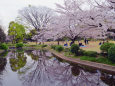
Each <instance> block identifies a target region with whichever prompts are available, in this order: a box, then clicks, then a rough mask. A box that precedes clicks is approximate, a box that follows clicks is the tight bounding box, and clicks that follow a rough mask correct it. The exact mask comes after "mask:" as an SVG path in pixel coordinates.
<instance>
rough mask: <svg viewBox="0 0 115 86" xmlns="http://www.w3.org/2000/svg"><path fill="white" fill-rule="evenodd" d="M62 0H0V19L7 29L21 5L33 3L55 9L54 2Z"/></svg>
mask: <svg viewBox="0 0 115 86" xmlns="http://www.w3.org/2000/svg"><path fill="white" fill-rule="evenodd" d="M62 1H63V0H0V20H1V21H2V24H3V25H4V26H5V28H6V30H7V27H8V24H9V22H10V21H13V20H15V18H16V17H17V15H18V10H20V9H22V8H23V7H26V6H28V5H35V6H47V7H50V8H52V9H55V8H56V7H55V3H61V4H62ZM6 30H5V32H6Z"/></svg>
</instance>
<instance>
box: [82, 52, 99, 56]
mask: <svg viewBox="0 0 115 86" xmlns="http://www.w3.org/2000/svg"><path fill="white" fill-rule="evenodd" d="M84 55H85V56H91V57H96V56H97V52H95V51H85V52H84Z"/></svg>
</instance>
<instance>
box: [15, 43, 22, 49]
mask: <svg viewBox="0 0 115 86" xmlns="http://www.w3.org/2000/svg"><path fill="white" fill-rule="evenodd" d="M23 46H24V45H23V43H17V44H16V48H22V47H23Z"/></svg>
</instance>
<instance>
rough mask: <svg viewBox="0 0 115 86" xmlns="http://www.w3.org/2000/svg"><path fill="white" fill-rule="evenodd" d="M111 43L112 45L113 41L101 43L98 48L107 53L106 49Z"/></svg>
mask: <svg viewBox="0 0 115 86" xmlns="http://www.w3.org/2000/svg"><path fill="white" fill-rule="evenodd" d="M113 45H114V44H113V43H104V44H102V45H101V47H100V50H101V51H102V52H105V53H108V49H109V48H110V47H111V46H113Z"/></svg>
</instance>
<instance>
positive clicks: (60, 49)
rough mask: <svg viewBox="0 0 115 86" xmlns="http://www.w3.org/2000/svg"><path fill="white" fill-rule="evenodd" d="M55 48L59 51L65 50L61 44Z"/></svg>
mask: <svg viewBox="0 0 115 86" xmlns="http://www.w3.org/2000/svg"><path fill="white" fill-rule="evenodd" d="M55 50H56V51H58V52H61V51H63V50H64V48H63V47H62V46H61V45H57V46H56V47H55Z"/></svg>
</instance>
